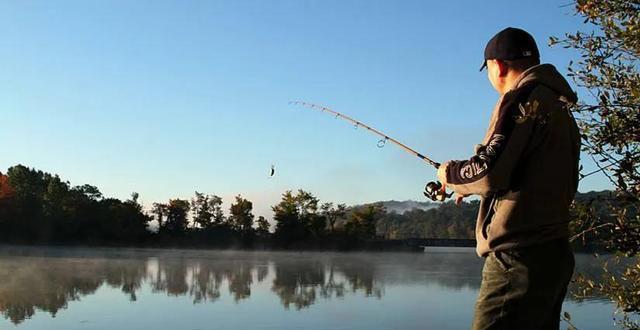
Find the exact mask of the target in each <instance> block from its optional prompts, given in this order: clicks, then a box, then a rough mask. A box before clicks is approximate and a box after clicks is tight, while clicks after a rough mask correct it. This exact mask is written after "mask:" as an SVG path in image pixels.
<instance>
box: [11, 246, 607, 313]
mask: <svg viewBox="0 0 640 330" xmlns="http://www.w3.org/2000/svg"><path fill="white" fill-rule="evenodd" d="M579 264H580V265H581V267H583V269H582V270H583V271H584V270H585V269H584V267H589V265H594V266H592V268H593V267H596V266H595V263H580V262H579ZM481 267H482V265H481V260H480V259H478V258H476V257H475V255H474V254H473V253H469V252H467V253H428V254H339V253H284V252H283V253H266V252H264V253H259V252H255V253H252V252H221V251H217V252H216V251H178V250H175V251H168V250H121V249H112V250H110V249H91V250H80V249H34V248H32V249H16V248H13V249H7V248H4V249H0V312H1V313H2V314H3V316H4V317H5V318H7V319H9V320H10V321H11V322H13V323H14V324H19V323H21V322H22V321H24V320H25V319H28V318H30V317H31V316H33V315H34V313H35V311H36V310H40V311H44V312H47V313H49V314H50V315H52V316H55V315H56V313H58V311H59V310H60V309H64V308H66V307H67V305H68V303H69V302H71V301H76V300H80V299H81V298H82V297H83V296H87V295H91V294H94V293H95V292H96V291H97V290H98V289H99V288H101V287H102V286H106V287H109V288H111V289H116V290H120V291H121V292H122V293H123V294H125V295H127V297H128V298H129V300H130V301H132V302H136V301H138V300H139V298H138V297H139V293H140V291H141V290H143V289H144V288H145V287H146V288H148V289H150V291H151V292H154V293H158V294H166V295H168V296H185V297H189V298H190V299H191V300H192V301H193V303H194V304H200V303H214V302H216V301H218V300H220V299H223V297H225V298H227V297H226V296H225V295H224V292H222V291H223V290H224V289H226V290H227V292H228V293H229V296H228V299H232V300H233V301H234V302H235V303H242V301H243V300H246V299H249V298H250V297H251V294H252V289H255V288H256V285H258V284H260V283H263V284H266V286H267V287H270V291H269V292H271V294H272V295H273V297H274V299H278V300H279V303H280V304H281V305H282V306H283V307H284V308H285V309H296V310H300V309H304V308H308V307H309V306H311V305H313V304H314V303H316V302H317V300H318V299H327V300H329V299H334V298H342V297H345V296H346V295H361V296H364V297H371V298H372V299H382V298H383V296H384V293H385V287H388V286H397V285H402V286H411V285H419V286H425V285H435V286H438V287H442V288H446V289H447V290H449V291H457V290H462V289H470V290H477V289H478V287H479V285H480V269H481ZM586 270H587V271H591V272H596V271H597V270H596V269H595V268H594V269H586ZM261 287H263V286H261ZM276 297H277V298H276Z"/></svg>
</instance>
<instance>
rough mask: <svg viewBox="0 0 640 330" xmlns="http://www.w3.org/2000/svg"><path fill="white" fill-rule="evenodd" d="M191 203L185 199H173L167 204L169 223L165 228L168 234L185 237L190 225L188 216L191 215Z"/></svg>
mask: <svg viewBox="0 0 640 330" xmlns="http://www.w3.org/2000/svg"><path fill="white" fill-rule="evenodd" d="M189 208H190V205H189V201H187V200H183V199H171V200H169V203H168V204H167V221H166V222H165V223H164V227H161V228H160V229H161V230H162V229H165V230H166V231H167V232H169V233H171V234H172V235H175V236H180V235H183V234H184V233H185V232H186V231H187V226H188V224H189V222H188V220H187V215H188V214H189Z"/></svg>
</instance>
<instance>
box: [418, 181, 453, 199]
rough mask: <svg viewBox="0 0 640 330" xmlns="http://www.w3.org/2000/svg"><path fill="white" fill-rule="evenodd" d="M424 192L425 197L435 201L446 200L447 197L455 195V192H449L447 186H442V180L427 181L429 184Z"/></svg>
mask: <svg viewBox="0 0 640 330" xmlns="http://www.w3.org/2000/svg"><path fill="white" fill-rule="evenodd" d="M423 194H424V196H425V197H427V198H428V199H430V200H432V201H434V202H437V201H440V202H444V201H445V199H447V198H450V197H451V196H453V192H450V193H447V190H446V188H445V187H443V186H442V183H440V181H431V182H429V183H427V185H426V186H425V187H424V192H423Z"/></svg>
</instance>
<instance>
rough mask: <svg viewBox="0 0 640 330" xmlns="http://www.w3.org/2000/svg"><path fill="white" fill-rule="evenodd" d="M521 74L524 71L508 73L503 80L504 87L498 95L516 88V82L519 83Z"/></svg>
mask: <svg viewBox="0 0 640 330" xmlns="http://www.w3.org/2000/svg"><path fill="white" fill-rule="evenodd" d="M523 72H524V71H509V73H507V76H506V77H505V78H504V87H503V88H502V91H501V93H500V95H504V94H506V93H508V92H509V91H511V90H512V89H515V88H516V87H518V86H517V84H518V81H520V76H521V75H522V73H523Z"/></svg>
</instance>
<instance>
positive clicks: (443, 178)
mask: <svg viewBox="0 0 640 330" xmlns="http://www.w3.org/2000/svg"><path fill="white" fill-rule="evenodd" d="M449 163H450V162H445V163H442V164H440V167H438V180H439V181H440V183H442V184H443V185H446V184H447V168H448V167H449Z"/></svg>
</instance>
